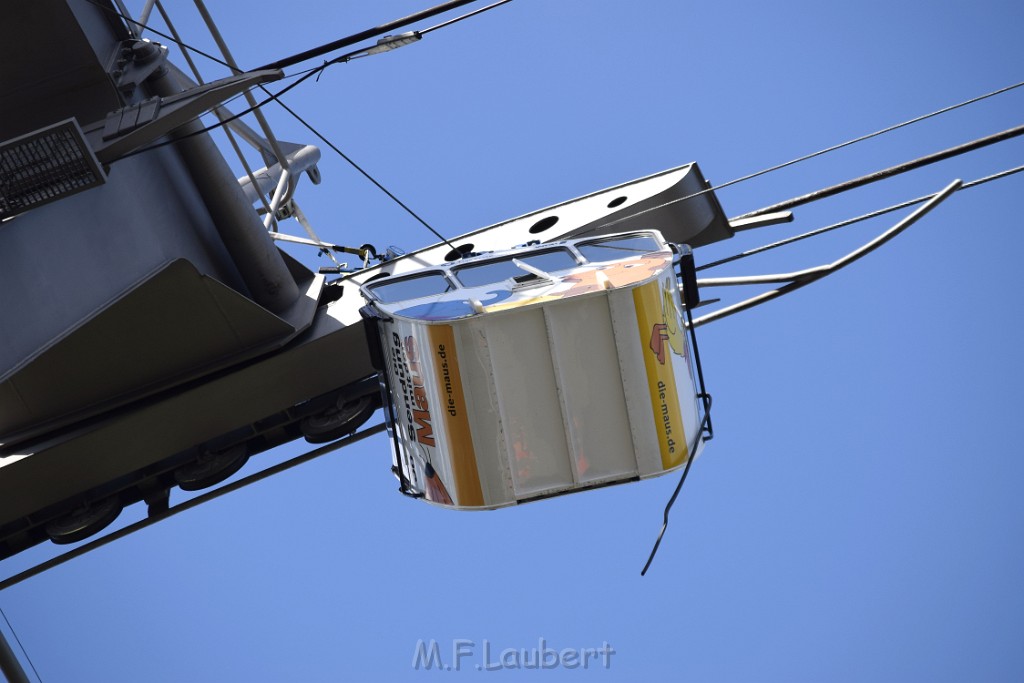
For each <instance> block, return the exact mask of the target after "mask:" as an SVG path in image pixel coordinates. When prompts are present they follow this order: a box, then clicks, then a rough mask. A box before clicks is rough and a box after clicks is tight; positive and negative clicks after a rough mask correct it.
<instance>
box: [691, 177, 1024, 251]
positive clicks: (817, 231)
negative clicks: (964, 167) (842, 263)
mask: <svg viewBox="0 0 1024 683" xmlns="http://www.w3.org/2000/svg"><path fill="white" fill-rule="evenodd" d="M1021 171H1024V166H1017V167H1016V168H1011V169H1008V170H1006V171H1000V172H999V173H993V174H992V175H988V176H985V177H984V178H978V179H977V180H972V181H970V182H969V183H964V184H963V185H961V186H960V187H959V188H958V189H957V192H959V191H960V190H966V189H968V188H971V187H977V186H978V185H983V184H984V183H988V182H991V181H993V180H998V179H1000V178H1005V177H1006V176H1010V175H1013V174H1014V173H1020V172H1021ZM935 194H938V193H935ZM935 194H928V195H925V196H923V197H918V198H916V199H910V200H907V201H904V202H900V203H899V204H893V205H892V206H887V207H885V208H884V209H878V210H876V211H872V212H870V213H865V214H862V215H860V216H856V217H854V218H848V219H846V220H844V221H840V222H838V223H833V224H832V225H827V226H825V227H823V228H817V229H815V230H810V231H808V232H805V233H803V234H800V235H796V236H794V237H787V238H786V239H784V240H779V241H778V242H772V243H771V244H765V245H762V246H760V247H756V248H754V249H748V250H747V251H743V252H740V253H738V254H734V255H732V256H727V257H725V258H722V259H719V260H717V261H711V262H710V263H705V264H704V265H702V266H698V267H697V270H698V271H701V270H707V269H709V268H714V267H716V266H721V265H725V264H726V263H732V262H733V261H739V260H740V259H743V258H747V257H748V256H753V255H754V254H760V253H762V252H765V251H769V250H771V249H777V248H778V247H782V246H785V245H787V244H792V243H793V242H799V241H801V240H805V239H807V238H809V237H815V236H817V235H822V234H824V233H826V232H831V231H833V230H838V229H839V228H845V227H846V226H848V225H853V224H854V223H859V222H861V221H866V220H868V219H869V218H877V217H878V216H882V215H885V214H887V213H891V212H893V211H898V210H900V209H905V208H907V207H908V206H913V205H914V204H920V203H921V202H926V201H928V200H929V199H931V198H933V197H934V196H935Z"/></svg>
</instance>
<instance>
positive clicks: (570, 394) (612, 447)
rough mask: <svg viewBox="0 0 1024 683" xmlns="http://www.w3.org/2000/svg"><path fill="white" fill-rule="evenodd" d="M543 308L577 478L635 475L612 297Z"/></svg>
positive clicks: (585, 298) (590, 481)
mask: <svg viewBox="0 0 1024 683" xmlns="http://www.w3.org/2000/svg"><path fill="white" fill-rule="evenodd" d="M544 312H545V318H546V321H547V325H548V334H549V335H550V342H551V353H552V358H553V359H554V369H555V373H556V375H555V376H556V379H557V381H558V387H559V390H560V397H561V403H562V411H563V416H564V419H565V431H566V433H567V434H568V438H569V443H570V450H571V455H572V461H571V464H572V466H573V472H574V474H575V479H576V482H577V483H579V484H593V483H598V482H602V481H608V480H610V479H628V478H630V477H634V476H636V475H637V473H638V472H637V462H636V455H635V453H634V452H633V440H632V438H631V437H630V426H629V415H628V412H627V408H626V397H625V394H623V390H622V381H621V379H620V377H619V374H618V373H617V372H615V368H616V366H617V364H618V363H617V360H616V356H617V355H618V351H617V349H616V346H615V337H614V335H613V332H612V320H611V313H610V312H609V310H608V297H607V296H606V295H605V294H604V293H603V292H602V293H600V294H597V295H591V296H583V297H578V298H575V299H570V300H568V301H562V302H558V303H554V304H551V305H550V306H547V307H545V309H544Z"/></svg>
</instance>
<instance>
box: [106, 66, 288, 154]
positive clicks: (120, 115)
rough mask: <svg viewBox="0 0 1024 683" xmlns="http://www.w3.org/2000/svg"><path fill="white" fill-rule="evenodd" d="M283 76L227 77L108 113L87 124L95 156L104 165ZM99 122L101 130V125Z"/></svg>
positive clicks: (276, 72) (272, 73)
mask: <svg viewBox="0 0 1024 683" xmlns="http://www.w3.org/2000/svg"><path fill="white" fill-rule="evenodd" d="M282 76H284V74H283V72H281V71H280V70H278V69H269V70H264V71H253V72H249V73H244V74H238V75H236V76H228V77H227V78H222V79H220V80H217V81H213V82H212V83H207V84H206V85H201V86H199V87H197V88H192V89H191V90H186V91H185V92H183V93H180V94H178V95H172V96H171V97H161V98H152V99H149V100H146V101H144V102H140V103H139V104H136V105H133V106H131V107H125V108H123V109H119V110H117V111H115V112H111V113H110V114H108V115H107V118H106V119H105V120H104V121H103V122H102V124H95V125H93V126H90V127H89V129H88V130H87V131H86V134H87V135H88V136H89V138H90V143H92V147H93V151H94V152H95V153H96V158H97V159H99V160H100V162H102V163H104V164H109V163H111V162H114V161H116V160H117V159H119V158H120V157H121V156H122V155H124V154H127V153H128V152H131V151H133V150H135V149H138V148H139V147H141V146H143V145H145V144H147V143H150V142H153V141H154V140H156V139H157V138H159V137H161V136H163V135H166V134H167V133H169V132H171V131H172V130H174V129H175V128H177V127H178V126H180V125H182V124H184V123H188V122H189V121H191V120H192V119H195V118H197V117H199V116H200V115H202V114H203V113H205V112H206V111H208V110H209V109H211V108H213V107H215V106H216V105H218V104H220V103H222V102H224V101H225V100H227V99H229V98H231V97H234V96H235V95H237V94H238V93H241V92H244V91H246V90H248V89H249V88H251V87H253V86H255V85H259V84H260V83H267V82H269V81H276V80H278V79H280V78H281V77H282ZM101 125H102V129H100V128H101Z"/></svg>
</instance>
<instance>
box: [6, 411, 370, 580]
mask: <svg viewBox="0 0 1024 683" xmlns="http://www.w3.org/2000/svg"><path fill="white" fill-rule="evenodd" d="M384 429H385V425H384V424H383V423H381V424H378V425H374V426H373V427H370V428H369V429H364V430H363V431H361V432H356V433H355V434H352V435H350V436H347V437H345V438H343V439H339V440H338V441H334V442H332V443H329V444H326V445H324V446H320V447H319V448H314V449H313V450H311V451H307V452H306V453H303V454H301V455H297V456H295V457H294V458H292V459H291V460H286V461H284V462H282V463H278V464H277V465H272V466H271V467H268V468H267V469H265V470H261V471H259V472H256V473H254V474H250V475H249V476H247V477H243V478H241V479H238V480H237V481H233V482H231V483H230V484H227V485H225V486H221V487H220V488H217V489H214V490H213V491H210V492H208V493H204V494H202V495H199V496H196V497H195V498H190V499H189V500H186V501H185V502H184V503H179V504H178V505H175V506H174V507H172V508H170V509H168V510H165V511H164V512H160V513H158V514H155V515H152V516H150V517H147V518H146V519H142V520H139V521H138V522H135V523H133V524H129V525H128V526H126V527H122V528H120V529H118V530H117V531H114V532H111V533H109V534H107V535H106V536H103V537H101V538H97V539H96V540H94V541H89V542H88V543H85V544H83V545H80V546H78V547H77V548H74V549H73V550H69V551H67V552H66V553H62V554H60V555H58V556H57V557H53V558H51V559H49V560H47V561H45V562H41V563H40V564H37V565H36V566H34V567H30V568H29V569H26V570H25V571H23V572H21V573H19V574H15V575H14V576H12V577H10V578H7V579H4V580H3V581H0V591H2V590H4V589H7V588H10V587H11V586H15V585H17V584H19V583H21V582H22V581H24V580H26V579H30V578H32V577H33V576H36V575H38V574H42V573H43V572H45V571H46V570H47V569H52V568H53V567H57V566H59V565H62V564H64V563H65V562H67V561H68V560H72V559H74V558H76V557H78V556H79V555H84V554H85V553H87V552H89V551H90V550H95V549H96V548H99V547H101V546H104V545H106V544H108V543H110V542H112V541H116V540H117V539H119V538H124V537H125V536H127V535H129V534H132V533H134V532H136V531H138V530H140V529H144V528H146V527H148V526H150V525H151V524H155V523H157V522H159V521H161V520H164V519H167V518H168V517H173V516H174V515H176V514H178V513H179V512H184V511H185V510H189V509H191V508H194V507H196V506H197V505H200V504H202V503H205V502H207V501H210V500H213V499H214V498H219V497H220V496H223V495H224V494H226V493H231V492H233V491H237V490H238V489H240V488H244V487H246V486H248V485H249V484H255V483H256V482H258V481H262V480H263V479H266V478H267V477H270V476H272V475H275V474H279V473H281V472H284V471H285V470H290V469H291V468H293V467H295V466H297V465H302V464H304V463H306V462H309V461H310V460H313V459H314V458H319V457H320V456H321V455H325V454H327V453H330V452H332V451H336V450H338V449H339V448H342V447H344V446H349V445H351V444H354V443H356V442H357V441H362V440H363V439H365V438H367V437H370V436H373V435H375V434H379V433H381V432H383V431H384Z"/></svg>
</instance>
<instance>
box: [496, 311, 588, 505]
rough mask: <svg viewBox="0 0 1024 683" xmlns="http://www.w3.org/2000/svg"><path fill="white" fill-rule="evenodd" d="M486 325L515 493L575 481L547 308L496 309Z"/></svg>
mask: <svg viewBox="0 0 1024 683" xmlns="http://www.w3.org/2000/svg"><path fill="white" fill-rule="evenodd" d="M485 329H486V335H487V343H488V346H489V347H490V351H491V367H492V368H493V371H494V385H495V391H496V393H497V397H498V406H499V409H500V413H501V423H502V429H503V432H504V437H505V448H506V455H507V457H508V462H509V467H510V469H511V471H512V482H513V486H514V487H515V493H516V497H517V498H529V497H533V496H538V495H544V494H548V493H553V492H555V491H559V490H563V489H566V488H569V487H571V486H572V484H573V477H572V469H571V468H570V466H569V452H568V445H567V443H566V438H565V430H564V428H563V424H562V410H561V406H560V404H559V400H558V390H557V387H556V385H555V372H554V368H553V367H552V364H551V353H550V350H549V349H550V347H549V345H548V337H547V326H546V325H545V324H544V313H543V311H542V310H540V309H538V308H531V309H522V310H519V311H515V312H513V313H506V314H504V315H503V314H495V315H494V316H493V317H492V318H491V319H490V320H489V321H487V323H486V325H485Z"/></svg>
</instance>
